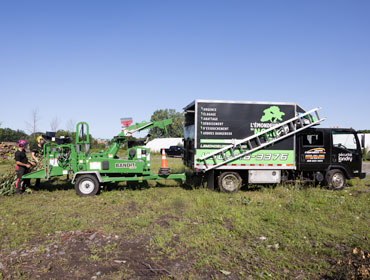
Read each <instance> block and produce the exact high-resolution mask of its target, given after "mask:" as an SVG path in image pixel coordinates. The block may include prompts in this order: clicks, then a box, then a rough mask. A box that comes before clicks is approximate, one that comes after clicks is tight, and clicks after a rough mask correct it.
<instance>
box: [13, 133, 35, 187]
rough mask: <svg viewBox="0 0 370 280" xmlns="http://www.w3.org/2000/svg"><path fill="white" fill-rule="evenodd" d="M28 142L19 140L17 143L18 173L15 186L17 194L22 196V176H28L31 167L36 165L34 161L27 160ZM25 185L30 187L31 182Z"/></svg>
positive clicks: (15, 156) (27, 181)
mask: <svg viewBox="0 0 370 280" xmlns="http://www.w3.org/2000/svg"><path fill="white" fill-rule="evenodd" d="M26 145H27V141H25V140H19V141H18V143H17V147H18V148H17V151H16V152H15V155H14V159H15V162H16V164H17V165H16V167H15V170H16V173H17V181H16V184H15V192H16V193H17V194H21V193H22V191H23V189H22V176H23V175H25V174H27V173H28V172H29V169H30V167H31V165H36V164H35V163H34V162H33V161H30V160H29V159H28V158H27V155H26V151H25V148H26ZM24 185H25V186H29V185H30V180H29V179H27V180H24Z"/></svg>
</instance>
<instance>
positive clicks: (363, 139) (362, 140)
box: [361, 134, 365, 149]
mask: <svg viewBox="0 0 370 280" xmlns="http://www.w3.org/2000/svg"><path fill="white" fill-rule="evenodd" d="M361 148H363V149H364V148H365V134H362V135H361Z"/></svg>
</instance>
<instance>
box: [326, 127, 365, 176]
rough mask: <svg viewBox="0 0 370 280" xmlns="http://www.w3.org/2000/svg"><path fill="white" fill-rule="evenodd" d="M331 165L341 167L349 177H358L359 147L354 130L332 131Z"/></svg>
mask: <svg viewBox="0 0 370 280" xmlns="http://www.w3.org/2000/svg"><path fill="white" fill-rule="evenodd" d="M332 141H333V142H332V143H333V147H332V158H331V161H332V165H338V166H343V167H344V168H345V169H346V170H347V172H348V175H349V176H350V177H356V176H358V173H360V172H361V168H362V155H361V147H360V143H359V141H358V138H357V135H356V134H355V131H354V130H349V129H333V130H332Z"/></svg>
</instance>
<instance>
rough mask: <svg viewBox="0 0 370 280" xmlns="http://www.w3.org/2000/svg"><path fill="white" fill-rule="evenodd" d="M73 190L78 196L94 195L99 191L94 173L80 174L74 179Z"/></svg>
mask: <svg viewBox="0 0 370 280" xmlns="http://www.w3.org/2000/svg"><path fill="white" fill-rule="evenodd" d="M75 190H76V193H77V194H78V195H80V196H90V195H96V194H97V193H98V192H99V181H98V179H96V176H95V175H91V174H86V175H80V176H79V177H78V178H77V180H76V183H75Z"/></svg>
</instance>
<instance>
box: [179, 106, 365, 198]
mask: <svg viewBox="0 0 370 280" xmlns="http://www.w3.org/2000/svg"><path fill="white" fill-rule="evenodd" d="M319 109H320V108H315V109H312V110H310V111H305V110H303V109H302V108H301V107H300V106H299V105H297V104H294V103H270V102H237V101H216V100H195V101H193V102H192V103H190V104H189V105H188V106H186V107H185V108H184V113H185V121H184V126H185V127H184V164H185V165H187V166H188V167H189V168H191V169H192V170H194V174H195V175H196V176H197V174H205V175H206V177H207V182H208V186H209V187H210V188H214V186H215V185H218V187H219V188H220V190H221V191H224V192H235V191H237V190H238V189H239V188H240V187H241V186H242V184H243V183H244V184H248V183H250V184H274V183H281V182H293V181H296V180H300V181H303V182H311V183H318V184H321V185H326V186H328V187H329V188H332V189H342V188H343V187H344V185H345V182H346V179H350V178H360V179H362V178H364V177H365V176H366V174H365V173H363V172H362V170H361V169H362V156H361V155H362V152H361V147H364V143H362V144H361V145H360V141H359V139H358V137H357V133H356V131H355V130H353V129H345V128H318V127H316V126H317V125H319V124H320V123H321V122H322V121H324V120H325V118H320V117H319V114H318V111H319ZM215 183H216V184H215Z"/></svg>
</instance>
